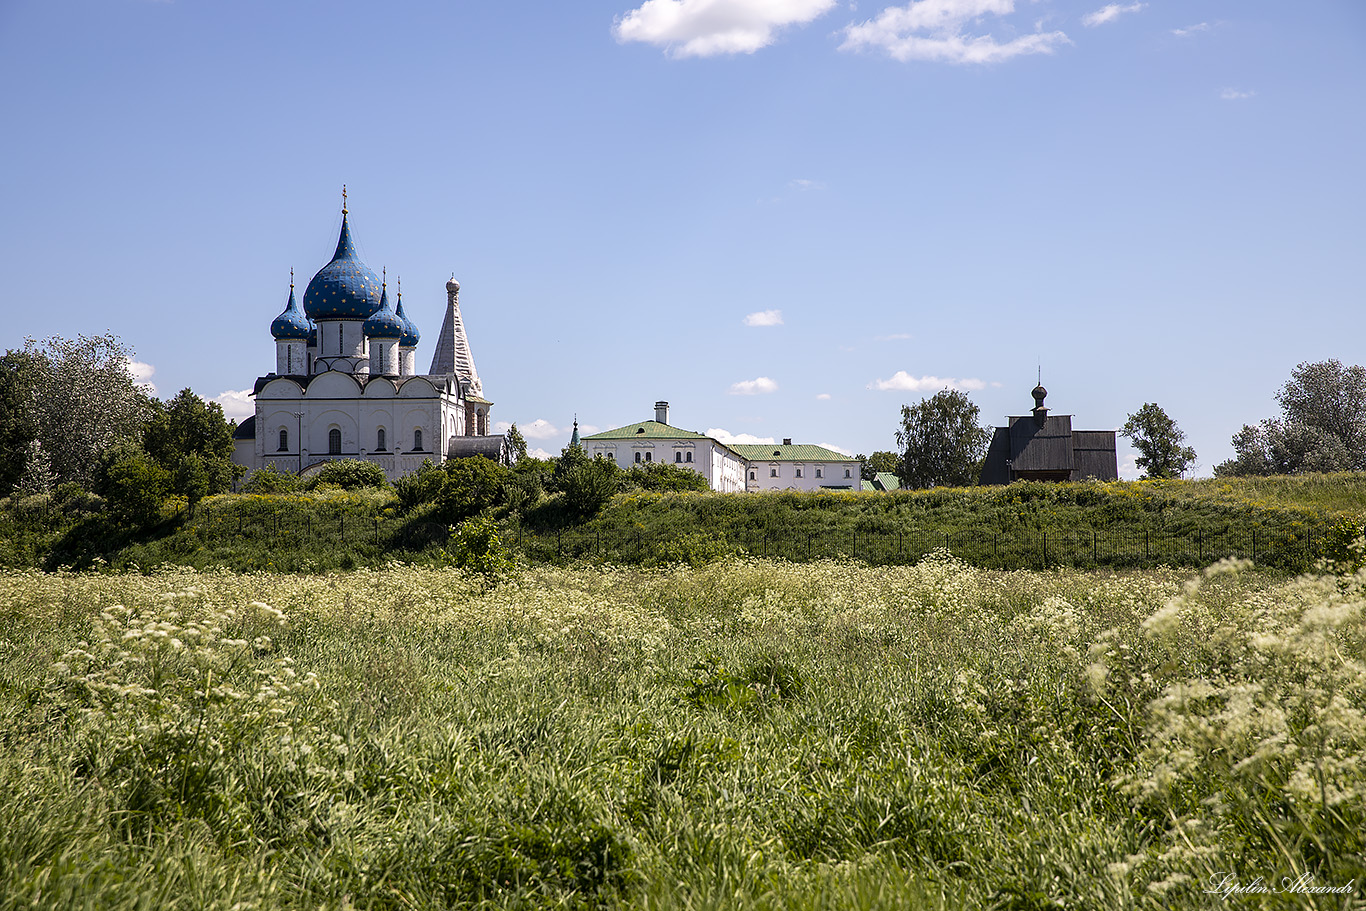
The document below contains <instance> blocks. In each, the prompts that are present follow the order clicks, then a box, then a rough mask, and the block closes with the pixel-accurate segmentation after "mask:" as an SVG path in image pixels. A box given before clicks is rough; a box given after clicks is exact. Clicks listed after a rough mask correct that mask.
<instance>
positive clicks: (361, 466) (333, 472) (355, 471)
mask: <svg viewBox="0 0 1366 911" xmlns="http://www.w3.org/2000/svg"><path fill="white" fill-rule="evenodd" d="M320 484H335V485H336V486H338V487H340V488H342V489H343V490H358V489H360V488H363V487H379V488H381V489H383V488H388V487H389V478H388V477H387V476H386V475H385V474H384V469H383V468H380V467H379V465H377V464H376V463H374V462H367V461H365V460H364V459H342V460H340V461H337V462H328V463H327V464H326V465H324V466H323V467H322V468H321V469H319V470H318V473H317V474H316V475H314V476H313V477H312V478H311V479H310V480H309V482H308V485H307V486H308V489H309V490H315V489H316V488H317V487H318V485H320Z"/></svg>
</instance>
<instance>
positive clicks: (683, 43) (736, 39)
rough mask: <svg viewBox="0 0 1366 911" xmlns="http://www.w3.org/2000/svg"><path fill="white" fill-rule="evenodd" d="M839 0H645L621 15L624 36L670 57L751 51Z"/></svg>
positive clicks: (618, 31)
mask: <svg viewBox="0 0 1366 911" xmlns="http://www.w3.org/2000/svg"><path fill="white" fill-rule="evenodd" d="M835 3H836V0H646V2H645V3H642V4H641V5H640V6H639V7H637V8H636V9H633V10H631V11H630V12H629V13H627V14H626V15H624V16H621V17H619V18H618V19H617V20H616V22H615V23H613V25H612V34H613V35H615V36H616V39H617V40H618V41H620V42H623V43H625V42H628V41H641V42H644V43H646V44H653V45H655V46H657V47H662V48H665V52H666V53H667V54H668V55H669V56H670V57H676V58H678V57H712V56H715V55H717V54H752V53H754V52H755V51H757V50H759V49H760V48H764V47H767V46H768V45H770V44H772V43H773V42H774V41H775V40H777V33H778V31H779V30H780V29H782V28H784V27H786V26H791V25H806V24H807V23H808V22H811V21H812V20H814V19H816V18H818V17H820V16H822V15H824V14H825V13H827V12H829V11H830V10H832V9H834V7H835Z"/></svg>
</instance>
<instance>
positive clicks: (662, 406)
mask: <svg viewBox="0 0 1366 911" xmlns="http://www.w3.org/2000/svg"><path fill="white" fill-rule="evenodd" d="M655 420H656V421H658V422H659V423H661V424H667V423H669V403H668V402H655Z"/></svg>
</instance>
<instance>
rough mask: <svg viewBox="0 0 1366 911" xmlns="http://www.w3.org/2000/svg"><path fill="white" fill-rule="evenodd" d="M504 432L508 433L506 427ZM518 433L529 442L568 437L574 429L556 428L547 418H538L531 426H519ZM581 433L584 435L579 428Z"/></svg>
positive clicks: (580, 428) (581, 428)
mask: <svg viewBox="0 0 1366 911" xmlns="http://www.w3.org/2000/svg"><path fill="white" fill-rule="evenodd" d="M509 426H511V425H509ZM503 430H504V431H506V430H507V428H506V427H504V428H503ZM517 432H518V433H520V434H521V435H522V436H524V437H526V438H527V439H528V440H549V439H552V438H554V437H561V436H562V437H568V436H569V434H570V433H572V432H573V428H572V427H571V428H570V429H569V430H565V429H564V428H562V427H556V426H555V425H554V424H552V423H550V422H549V421H547V420H546V419H545V418H537V419H536V420H534V421H532V422H531V423H530V424H518V425H517ZM579 433H583V427H582V426H580V427H579Z"/></svg>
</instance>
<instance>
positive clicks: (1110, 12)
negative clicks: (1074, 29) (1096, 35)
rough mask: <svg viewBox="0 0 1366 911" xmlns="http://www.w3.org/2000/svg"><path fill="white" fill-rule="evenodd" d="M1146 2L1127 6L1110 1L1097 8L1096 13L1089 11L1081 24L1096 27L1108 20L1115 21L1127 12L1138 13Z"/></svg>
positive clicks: (1082, 18)
mask: <svg viewBox="0 0 1366 911" xmlns="http://www.w3.org/2000/svg"><path fill="white" fill-rule="evenodd" d="M1147 5H1148V4H1146V3H1130V4H1128V5H1127V6H1125V5H1123V4H1120V3H1109V4H1106V5H1105V6H1102V7H1101V8H1100V9H1098V10H1096V11H1095V12H1094V13H1087V14H1086V15H1085V16H1082V17H1081V24H1082V25H1084V26H1086V27H1087V28H1095V27H1096V26H1097V25H1104V24H1105V23H1107V22H1114V21H1115V20H1116V19H1118V18H1119V17H1120V16H1122V15H1124V14H1125V13H1136V12H1138V11H1139V10H1141V9H1143V7H1145V6H1147Z"/></svg>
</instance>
